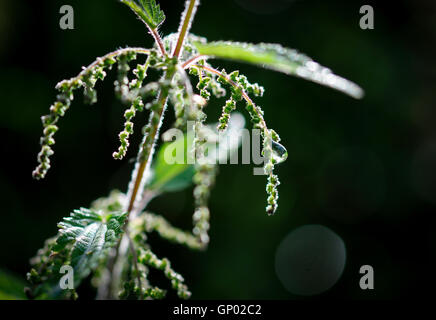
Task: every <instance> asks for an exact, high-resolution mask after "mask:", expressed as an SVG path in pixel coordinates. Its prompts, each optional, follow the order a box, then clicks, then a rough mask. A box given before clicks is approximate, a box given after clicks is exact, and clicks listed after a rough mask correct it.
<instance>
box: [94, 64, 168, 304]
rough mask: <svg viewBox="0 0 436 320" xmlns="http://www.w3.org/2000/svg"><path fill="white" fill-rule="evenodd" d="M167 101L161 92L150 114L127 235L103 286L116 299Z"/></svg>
mask: <svg viewBox="0 0 436 320" xmlns="http://www.w3.org/2000/svg"><path fill="white" fill-rule="evenodd" d="M174 74H175V71H168V72H167V73H166V74H165V75H164V79H165V80H167V81H170V82H171V81H172V80H173V77H174ZM167 100H168V91H162V90H161V91H160V93H159V96H158V98H157V104H156V106H157V108H156V109H154V110H152V112H151V114H150V124H152V125H151V126H150V131H149V132H147V133H146V134H145V135H144V139H143V141H142V143H141V148H140V150H139V152H138V156H137V163H136V168H135V171H134V175H133V176H132V180H131V182H130V184H129V191H128V201H127V203H126V204H125V205H126V208H125V210H126V211H127V213H128V218H127V221H126V224H125V230H126V233H125V234H124V235H123V237H121V239H120V240H119V245H118V246H117V248H116V253H115V255H114V260H115V261H114V262H113V265H112V266H113V267H112V270H109V272H110V273H111V275H110V277H109V279H108V283H106V284H105V285H102V290H106V291H108V292H109V295H110V297H111V298H115V297H116V293H117V292H116V290H117V289H118V288H119V282H120V281H121V278H122V271H123V267H124V261H125V257H126V255H127V252H128V250H129V248H130V250H132V252H133V251H134V250H135V249H134V247H133V246H132V242H131V241H129V238H128V232H129V230H128V227H129V225H128V222H129V220H131V219H132V218H134V217H135V216H136V215H137V214H138V213H139V212H138V211H139V210H141V207H142V206H141V205H139V206H136V204H137V203H138V204H140V201H139V200H141V199H138V195H140V194H141V191H142V188H143V186H144V183H145V178H146V172H147V171H148V169H149V167H150V165H151V161H152V158H153V153H154V146H155V144H156V141H157V140H158V138H159V130H160V127H161V125H162V120H163V116H164V113H165V109H166V106H167ZM153 123H154V124H153ZM142 205H144V204H142ZM138 209H139V210H138ZM120 244H121V245H120ZM139 285H140V284H139ZM104 288H106V289H104Z"/></svg>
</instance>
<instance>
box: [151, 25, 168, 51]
mask: <svg viewBox="0 0 436 320" xmlns="http://www.w3.org/2000/svg"><path fill="white" fill-rule="evenodd" d="M148 30H149V32H150V34H151V35H152V37H153V39H154V41H155V42H156V44H157V46H158V48H159V51H160V53H161V54H162V55H163V56H167V55H168V54H167V52H166V50H165V47H164V44H163V41H162V37H161V36H160V35H159V33H158V32H157V30H156V29H151V28H149V29H148Z"/></svg>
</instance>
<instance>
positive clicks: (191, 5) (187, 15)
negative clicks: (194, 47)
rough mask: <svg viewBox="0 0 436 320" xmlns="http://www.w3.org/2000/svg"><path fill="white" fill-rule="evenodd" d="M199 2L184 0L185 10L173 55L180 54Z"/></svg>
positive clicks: (198, 0) (196, 0) (177, 55)
mask: <svg viewBox="0 0 436 320" xmlns="http://www.w3.org/2000/svg"><path fill="white" fill-rule="evenodd" d="M199 3H200V0H187V1H186V6H185V11H184V12H183V15H182V21H181V23H180V27H179V37H178V39H177V44H176V47H175V48H174V51H173V57H176V58H178V57H179V56H180V53H181V51H182V46H183V43H184V41H185V38H186V35H187V34H188V32H189V29H190V28H191V24H192V20H193V19H194V15H195V11H196V9H197V6H198V4H199Z"/></svg>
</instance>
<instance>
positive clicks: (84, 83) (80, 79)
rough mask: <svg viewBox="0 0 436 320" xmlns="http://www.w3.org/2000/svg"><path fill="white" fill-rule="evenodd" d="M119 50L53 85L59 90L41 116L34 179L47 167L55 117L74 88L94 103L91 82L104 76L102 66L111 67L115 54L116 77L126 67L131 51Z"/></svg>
mask: <svg viewBox="0 0 436 320" xmlns="http://www.w3.org/2000/svg"><path fill="white" fill-rule="evenodd" d="M120 52H121V54H119V56H118V57H115V56H114V55H115V54H109V55H106V56H105V57H102V58H98V59H97V60H96V61H95V62H94V63H92V64H91V65H90V66H89V67H87V68H83V70H82V72H80V73H79V75H78V76H77V77H74V78H71V79H69V80H63V81H61V82H59V83H58V84H57V85H56V89H57V90H58V92H59V93H58V95H57V97H56V98H57V99H56V101H55V103H53V104H52V105H51V107H50V113H49V114H48V115H45V116H43V117H41V121H42V125H43V128H44V129H43V136H42V138H41V139H40V144H41V151H40V152H39V153H38V166H37V167H36V169H35V170H34V171H33V173H32V175H33V177H34V178H35V179H42V178H44V177H45V175H46V174H47V171H48V170H49V169H50V156H52V155H53V153H54V152H53V149H52V145H54V144H55V140H54V134H55V133H56V132H57V131H58V129H59V128H58V126H57V125H56V124H57V122H58V121H59V118H60V117H63V116H64V115H65V113H66V111H67V110H68V109H69V107H70V105H71V102H72V100H73V99H74V90H77V89H79V88H83V94H84V99H85V102H86V103H89V104H93V103H95V102H96V101H97V92H96V90H95V84H96V82H97V81H98V80H104V78H105V77H106V71H105V70H106V69H111V68H112V66H113V65H114V64H115V63H116V62H117V58H118V61H119V62H120V63H121V65H122V66H121V67H120V66H119V70H120V74H121V76H120V77H119V79H120V78H123V79H124V75H125V73H126V72H127V71H128V69H129V66H128V64H127V63H128V61H130V60H132V59H134V58H135V52H134V51H129V50H121V51H120ZM126 64H127V66H126ZM126 70H127V71H126ZM123 81H124V80H123ZM120 90H121V89H120ZM123 90H124V89H123Z"/></svg>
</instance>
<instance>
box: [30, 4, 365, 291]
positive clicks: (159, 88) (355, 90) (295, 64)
mask: <svg viewBox="0 0 436 320" xmlns="http://www.w3.org/2000/svg"><path fill="white" fill-rule="evenodd" d="M120 2H121V3H122V4H124V5H126V6H127V7H128V8H130V9H131V11H133V12H134V13H135V14H136V16H137V17H138V18H139V19H140V20H141V21H142V22H143V23H144V24H145V26H146V28H147V31H148V33H149V34H150V35H151V36H152V37H153V39H154V42H155V45H154V47H152V48H130V47H128V48H123V49H119V50H116V51H113V52H110V53H108V54H106V55H104V56H102V57H100V58H97V59H96V60H95V61H94V62H93V63H91V64H90V65H89V66H87V67H83V70H82V71H81V72H80V73H79V74H78V75H77V76H76V77H73V78H71V79H68V80H63V81H61V82H59V83H58V84H57V85H56V89H57V91H58V95H57V97H56V101H55V102H54V103H53V104H52V105H51V107H50V113H49V114H48V115H45V116H43V117H42V118H41V119H42V125H43V136H42V137H41V140H40V144H41V151H40V152H39V154H38V166H37V168H36V169H35V170H34V172H33V177H34V178H35V179H42V178H44V177H45V176H46V175H47V173H48V170H49V169H50V166H51V160H50V157H51V156H52V155H53V146H54V144H55V140H54V136H55V133H56V132H57V131H58V129H59V127H58V125H59V122H60V120H61V118H62V117H64V116H65V115H66V112H67V111H68V109H69V108H70V106H71V104H72V102H73V99H74V97H75V96H76V95H77V93H78V91H79V89H81V90H83V95H84V99H85V102H86V103H89V104H94V103H96V102H97V91H96V87H95V85H96V83H97V82H98V81H104V80H105V78H106V73H107V72H109V71H110V70H112V69H116V72H117V74H118V76H117V79H116V81H115V82H114V86H115V95H116V97H117V98H118V99H120V100H121V102H122V104H123V105H125V106H126V107H125V108H126V109H125V112H124V125H123V128H122V131H121V132H120V133H119V141H120V145H119V148H118V149H117V150H114V152H113V158H114V159H117V160H121V159H123V158H124V157H125V156H126V153H127V151H128V148H129V138H130V136H131V135H132V134H133V131H134V128H135V130H138V129H136V127H135V125H134V121H135V118H138V117H144V116H147V117H148V123H147V124H146V125H145V127H144V128H143V129H142V130H138V131H141V134H142V141H141V143H140V145H139V148H138V153H137V156H136V162H135V165H134V169H133V171H132V177H131V180H130V183H129V185H128V188H127V192H125V193H124V192H120V191H117V190H114V191H112V192H111V193H110V194H109V196H107V197H104V198H100V199H97V200H95V201H94V202H93V203H92V204H91V206H90V207H89V208H80V209H77V210H74V211H73V212H72V213H71V214H70V215H69V216H67V217H64V218H63V220H62V221H61V222H60V223H59V224H58V227H59V231H58V234H57V235H56V236H55V237H53V238H50V239H48V240H46V242H45V244H44V247H43V248H42V249H40V250H39V251H38V253H37V255H36V256H35V257H34V258H33V259H32V260H31V265H32V268H31V270H30V272H29V273H28V276H27V277H28V281H29V286H28V287H27V288H26V293H27V295H28V297H29V298H33V299H44V298H45V299H75V298H77V293H76V288H77V287H78V286H79V285H80V284H81V282H82V281H83V280H85V279H90V281H91V284H92V285H93V286H95V288H96V290H97V298H98V299H161V298H163V297H165V295H166V290H165V289H163V288H159V287H156V286H155V285H154V284H153V282H152V279H150V278H149V272H150V269H156V270H160V271H161V272H162V273H163V275H164V276H165V277H166V278H167V279H168V281H169V285H168V287H169V288H172V289H174V290H175V292H176V294H177V295H178V297H180V298H183V299H186V298H189V297H190V296H191V292H190V291H189V289H188V287H187V285H186V284H185V280H184V278H183V277H182V275H180V274H179V273H178V272H177V271H176V270H175V269H174V268H173V266H172V264H171V263H170V261H169V260H168V259H167V258H163V257H159V255H158V254H157V253H155V252H154V251H153V250H152V248H151V245H150V242H149V235H150V234H151V233H155V234H157V235H159V236H160V237H161V238H163V239H166V240H168V241H170V242H172V243H175V244H179V245H183V246H185V247H187V248H190V249H192V250H204V249H206V247H207V245H208V243H209V236H208V230H209V218H210V211H209V208H208V199H209V196H210V192H211V188H212V186H213V185H214V182H215V176H216V174H217V163H216V162H215V163H211V162H210V161H200V160H205V159H206V158H207V157H208V156H207V155H206V152H205V149H206V146H207V143H208V139H209V137H210V135H211V134H212V135H218V133H220V132H226V130H229V129H228V128H229V127H232V126H234V123H236V121H233V122H232V119H234V117H240V115H239V114H237V113H236V112H235V110H236V109H240V108H241V107H242V106H244V105H245V109H246V111H247V113H248V116H249V118H250V119H251V122H252V125H253V127H254V128H256V129H259V130H260V132H261V137H262V155H263V159H264V168H263V169H264V173H265V175H266V179H267V183H266V193H267V199H266V202H267V203H266V209H265V210H266V213H267V214H268V215H273V214H274V213H275V212H276V211H277V208H278V198H279V194H278V186H279V184H280V182H279V178H278V177H277V175H276V174H275V173H274V167H275V166H276V165H277V164H278V163H280V162H283V161H284V160H285V159H286V157H287V152H286V149H285V147H284V146H283V145H282V144H281V143H280V137H279V135H278V134H277V132H275V131H274V130H273V129H270V128H269V127H268V126H267V122H266V120H265V119H266V117H265V116H264V111H263V110H262V108H261V107H260V106H259V105H258V104H257V103H256V102H255V101H254V99H255V98H256V97H260V96H262V95H263V94H264V89H263V87H261V86H260V85H258V84H257V83H250V82H249V81H248V79H247V77H245V76H244V75H242V74H241V73H240V72H239V71H231V72H227V71H225V70H218V69H216V68H214V67H213V66H212V65H211V64H210V61H211V60H213V59H228V60H232V61H239V62H245V63H251V64H255V65H258V66H262V67H264V68H267V69H271V70H275V71H278V72H282V73H285V74H288V75H294V76H297V77H300V78H303V79H306V80H310V81H313V82H316V83H319V84H322V85H325V86H328V87H331V88H334V89H337V90H339V91H342V92H343V93H345V94H348V95H350V96H351V97H354V98H361V97H362V96H363V91H362V90H361V89H360V88H359V87H358V86H357V85H356V84H354V83H352V82H350V81H348V80H346V79H344V78H341V77H339V76H337V75H335V74H333V73H332V72H331V71H330V70H329V69H327V68H325V67H322V66H320V65H319V64H318V63H316V62H314V61H313V60H311V59H310V58H309V57H307V56H306V55H304V54H301V53H299V52H298V51H296V50H293V49H287V48H284V47H282V46H281V45H279V44H267V43H260V44H249V43H241V42H230V41H214V42H208V41H207V39H206V38H203V37H199V36H196V35H193V34H191V33H190V28H191V25H192V23H193V19H194V16H195V14H196V12H197V9H199V7H198V6H199V3H200V0H186V4H185V10H184V11H183V13H182V15H181V21H180V27H179V29H178V31H177V33H173V34H170V35H167V36H165V37H162V36H161V33H160V32H159V27H160V25H161V24H162V23H163V22H164V20H165V14H164V12H163V11H162V10H161V9H160V7H159V4H157V3H156V1H155V0H121V1H120ZM142 57H143V58H142ZM137 59H138V61H140V62H139V63H136V66H135V67H131V65H132V64H133V61H135V60H137ZM132 68H133V69H132ZM150 71H152V72H153V74H158V75H159V77H158V78H157V80H152V79H151V77H150V76H149V75H148V74H149V73H150ZM193 79H194V82H192V81H193ZM221 97H227V98H226V102H225V104H224V106H223V107H222V114H221V117H220V118H219V120H218V124H217V125H214V126H212V125H211V124H208V123H206V119H207V115H206V113H205V106H206V105H207V103H208V101H209V100H210V99H211V98H221ZM169 106H171V107H172V108H173V112H174V115H175V122H174V123H173V127H174V128H179V129H182V130H184V132H186V131H187V127H188V126H190V129H192V130H193V132H194V136H193V137H190V136H188V135H187V134H185V135H184V137H183V139H182V142H181V143H182V148H187V149H189V150H187V151H188V152H189V153H190V154H191V155H192V154H193V155H194V156H195V159H196V160H197V161H195V163H194V164H168V163H166V162H165V160H164V157H163V154H164V151H165V148H168V147H169V146H170V142H164V143H163V144H162V145H161V146H160V147H159V148H158V149H156V146H157V143H158V140H159V137H160V129H161V127H162V123H163V121H164V116H165V113H167V112H169V110H167V109H168V108H169ZM166 135H169V136H170V134H169V133H168V132H167V133H164V134H163V138H164V140H171V136H170V137H166ZM178 143H180V142H178ZM186 145H187V146H189V148H188V147H187V146H186ZM192 184H193V185H194V187H193V198H194V199H193V201H194V206H195V210H194V213H193V216H192V220H193V229H192V231H184V230H181V229H179V228H177V227H174V226H173V225H171V224H170V223H169V222H168V221H167V220H166V219H165V218H164V217H163V216H162V215H159V214H156V213H152V212H149V211H148V209H147V207H148V204H149V202H150V200H151V199H153V198H154V197H156V196H158V195H161V194H163V193H166V192H172V191H176V190H181V189H183V188H187V187H189V186H190V185H192ZM64 265H68V266H71V267H72V270H74V283H73V284H70V286H69V288H70V289H61V288H60V285H59V282H60V281H62V279H61V278H62V275H63V274H61V273H60V269H61V267H62V266H64Z"/></svg>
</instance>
